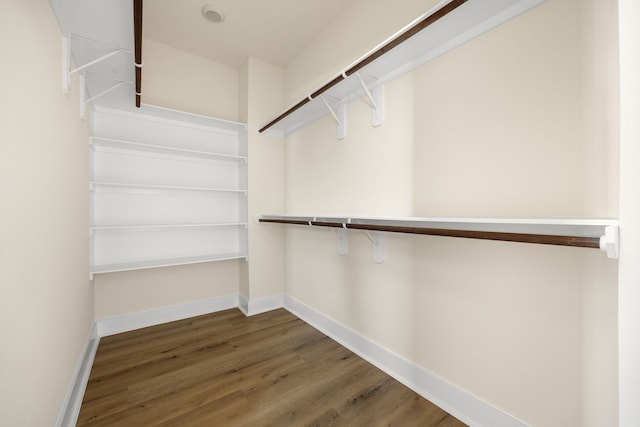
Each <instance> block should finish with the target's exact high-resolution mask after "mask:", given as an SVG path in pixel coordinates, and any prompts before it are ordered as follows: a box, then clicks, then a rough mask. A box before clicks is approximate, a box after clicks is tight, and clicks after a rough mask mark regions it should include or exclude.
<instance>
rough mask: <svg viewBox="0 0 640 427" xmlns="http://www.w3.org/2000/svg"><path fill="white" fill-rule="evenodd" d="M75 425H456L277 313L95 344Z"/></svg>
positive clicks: (237, 315)
mask: <svg viewBox="0 0 640 427" xmlns="http://www.w3.org/2000/svg"><path fill="white" fill-rule="evenodd" d="M77 425H78V426H113V425H122V426H194V425H206V426H347V425H349V426H353V425H358V426H389V425H394V426H395V425H397V426H423V427H429V426H438V427H444V426H453V427H458V426H464V424H463V423H461V422H460V421H459V420H457V419H456V418H454V417H452V416H451V415H449V414H447V413H446V412H444V411H443V410H442V409H440V408H438V407H436V406H435V405H433V404H431V403H430V402H429V401H427V400H425V399H424V398H422V397H420V396H419V395H418V394H416V393H415V392H413V391H412V390H410V389H409V388H407V387H405V386H404V385H402V384H401V383H399V382H398V381H396V380H394V379H393V378H391V377H390V376H388V375H386V374H385V373H384V372H382V371H381V370H379V369H377V368H376V367H374V366H373V365H371V364H369V363H368V362H366V361H365V360H363V359H362V358H360V357H358V356H357V355H355V354H354V353H352V352H350V351H349V350H347V349H346V348H344V347H342V346H340V345H339V344H337V343H336V342H335V341H333V340H331V339H330V338H328V337H327V336H325V335H323V334H322V333H321V332H319V331H317V330H316V329H314V328H312V327H311V326H309V325H307V324H306V323H304V322H303V321H302V320H300V319H298V318H296V317H295V316H293V315H292V314H291V313H289V312H288V311H286V310H284V309H280V310H274V311H270V312H267V313H263V314H260V315H256V316H252V317H245V316H244V315H243V314H242V313H241V312H240V311H239V310H235V309H232V310H226V311H222V312H219V313H214V314H210V315H205V316H199V317H194V318H190V319H185V320H180V321H177V322H171V323H166V324H163V325H158V326H153V327H149V328H144V329H140V330H136V331H132V332H127V333H123V334H118V335H113V336H109V337H104V338H102V339H101V341H100V345H99V347H98V351H97V353H96V357H95V360H94V364H93V368H92V370H91V375H90V378H89V383H88V385H87V390H86V392H85V396H84V400H83V402H82V408H81V410H80V415H79V417H78V424H77Z"/></svg>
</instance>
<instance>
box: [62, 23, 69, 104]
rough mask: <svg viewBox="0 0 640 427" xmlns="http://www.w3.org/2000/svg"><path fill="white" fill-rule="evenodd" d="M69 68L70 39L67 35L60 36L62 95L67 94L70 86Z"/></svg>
mask: <svg viewBox="0 0 640 427" xmlns="http://www.w3.org/2000/svg"><path fill="white" fill-rule="evenodd" d="M70 66H71V37H70V36H69V35H67V36H62V91H63V92H64V94H65V95H66V94H68V93H69V86H70V85H71V74H70V73H69V68H70Z"/></svg>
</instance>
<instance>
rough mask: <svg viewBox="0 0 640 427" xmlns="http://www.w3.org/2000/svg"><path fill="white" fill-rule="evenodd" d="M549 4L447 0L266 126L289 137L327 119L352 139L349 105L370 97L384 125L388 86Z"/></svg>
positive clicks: (376, 117)
mask: <svg viewBox="0 0 640 427" xmlns="http://www.w3.org/2000/svg"><path fill="white" fill-rule="evenodd" d="M544 1H545V0H449V1H443V2H441V3H440V4H438V5H437V6H436V7H434V8H433V9H432V10H430V11H428V12H426V13H425V14H424V15H422V16H420V17H418V18H417V19H416V20H414V21H413V22H411V23H410V24H409V25H407V26H406V27H404V28H403V29H401V30H400V31H398V32H397V33H396V34H394V35H393V36H391V37H390V38H388V39H387V40H385V41H384V42H382V43H381V44H380V45H378V46H377V47H375V48H374V49H373V50H372V51H370V52H369V53H367V54H366V55H365V56H363V57H362V58H360V59H358V60H356V61H355V62H354V63H353V64H351V65H350V66H348V67H346V68H345V69H344V70H343V71H342V72H340V73H339V74H338V75H337V76H335V77H334V78H332V79H331V80H329V81H328V82H327V83H325V84H324V85H322V86H321V87H320V88H318V89H317V90H315V91H313V92H311V93H310V94H309V95H307V96H306V97H304V98H303V99H302V100H300V101H298V102H297V103H295V104H294V105H292V106H291V107H289V108H287V109H286V110H285V111H283V112H282V113H281V114H279V115H278V116H276V117H275V118H274V119H272V120H270V121H269V122H268V123H266V124H265V125H264V126H262V127H261V128H260V130H259V131H260V132H261V133H263V132H264V133H265V134H267V135H271V136H275V137H278V138H283V137H286V136H288V135H291V134H292V133H294V132H296V131H298V130H300V129H302V128H303V127H305V126H307V125H309V124H310V123H313V122H314V121H316V120H318V119H320V118H322V117H324V116H326V115H331V116H333V118H334V120H335V121H336V122H337V137H338V139H342V138H344V137H345V136H346V120H347V115H346V108H345V105H346V104H347V103H349V102H351V101H352V100H354V99H356V98H359V97H361V96H366V97H367V98H368V101H369V103H370V105H371V108H372V124H373V125H374V126H378V125H380V124H381V123H382V121H383V115H384V113H383V111H384V108H383V103H384V96H383V91H382V90H381V89H382V87H383V85H384V84H385V83H387V82H389V81H391V80H393V79H395V78H397V77H399V76H401V75H403V74H405V73H407V72H409V71H411V70H413V69H414V68H416V67H418V66H420V65H422V64H424V63H425V62H428V61H430V60H432V59H435V58H437V57H438V56H440V55H442V54H444V53H446V52H448V51H449V50H451V49H454V48H456V47H458V46H460V45H461V44H463V43H465V42H467V41H469V40H471V39H473V38H474V37H477V36H479V35H480V34H482V33H485V32H487V31H489V30H491V29H493V28H495V27H497V26H499V25H500V24H503V23H505V22H507V21H509V20H510V19H513V18H514V17H516V16H518V15H520V14H522V13H524V12H526V11H527V10H529V9H531V8H533V7H535V6H537V5H539V4H541V3H543V2H544Z"/></svg>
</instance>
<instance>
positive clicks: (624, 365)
mask: <svg viewBox="0 0 640 427" xmlns="http://www.w3.org/2000/svg"><path fill="white" fill-rule="evenodd" d="M619 5H620V11H619V14H620V15H619V16H620V64H621V67H620V69H621V73H620V98H621V99H620V107H621V111H620V115H621V117H620V154H621V160H620V229H621V241H620V251H621V253H620V255H621V256H620V295H619V324H620V335H619V336H620V359H619V360H620V425H621V426H622V427H631V426H637V425H640V405H638V402H639V401H640V363H639V361H640V333H639V331H640V310H638V301H640V280H638V278H639V277H640V264H638V259H639V258H640V222H639V221H638V218H640V193H639V192H638V182H640V168H638V164H640V121H638V117H639V116H640V78H638V76H640V55H639V51H638V47H639V46H640V29H639V28H638V24H637V20H636V18H637V17H638V15H640V2H638V1H637V0H620V2H619Z"/></svg>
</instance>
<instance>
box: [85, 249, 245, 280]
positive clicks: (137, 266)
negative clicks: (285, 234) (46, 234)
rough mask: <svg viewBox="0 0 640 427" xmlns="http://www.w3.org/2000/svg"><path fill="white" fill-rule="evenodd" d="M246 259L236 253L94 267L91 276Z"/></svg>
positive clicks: (242, 254)
mask: <svg viewBox="0 0 640 427" xmlns="http://www.w3.org/2000/svg"><path fill="white" fill-rule="evenodd" d="M246 258H247V256H246V254H244V253H240V252H235V253H224V254H211V255H199V256H193V257H181V258H167V259H157V260H151V261H139V262H125V263H117V264H105V265H94V266H93V267H92V269H91V276H93V275H94V274H101V273H115V272H118V271H131V270H141V269H149V268H159V267H172V266H177V265H187V264H200V263H203V262H212V261H227V260H234V259H246Z"/></svg>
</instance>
